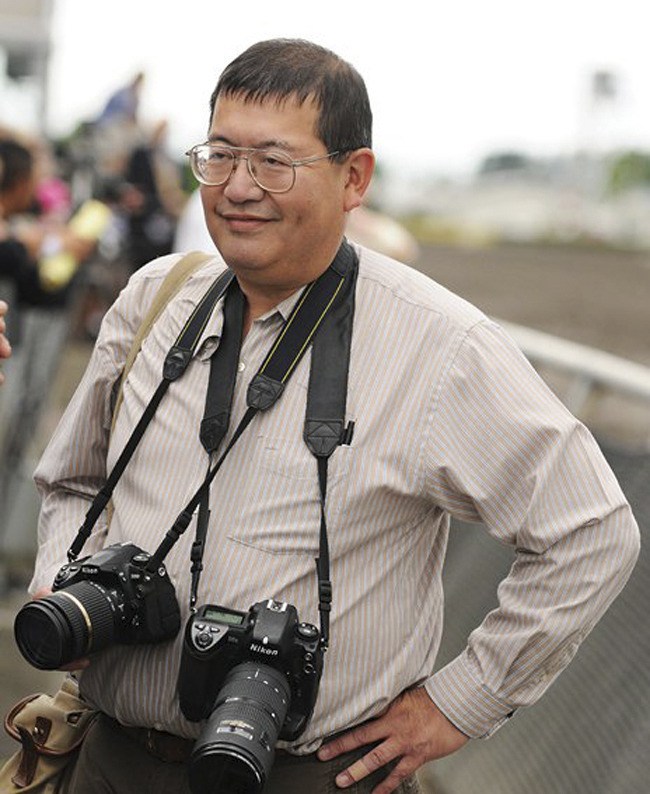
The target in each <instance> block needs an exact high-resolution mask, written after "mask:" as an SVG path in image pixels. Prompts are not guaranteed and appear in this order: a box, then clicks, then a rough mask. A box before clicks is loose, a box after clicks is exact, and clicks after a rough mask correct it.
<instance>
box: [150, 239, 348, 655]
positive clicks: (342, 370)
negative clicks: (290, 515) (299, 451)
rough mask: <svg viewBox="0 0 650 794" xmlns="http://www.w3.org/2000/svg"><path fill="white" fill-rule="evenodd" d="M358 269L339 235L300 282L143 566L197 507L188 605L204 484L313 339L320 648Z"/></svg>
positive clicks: (200, 540)
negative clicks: (331, 484)
mask: <svg viewBox="0 0 650 794" xmlns="http://www.w3.org/2000/svg"><path fill="white" fill-rule="evenodd" d="M357 270H358V260H357V256H356V253H355V252H354V249H353V248H352V247H351V246H350V245H349V244H348V243H347V241H344V242H343V244H342V245H341V247H340V248H339V251H338V253H337V256H336V257H335V259H334V261H333V262H332V264H331V265H330V267H329V268H328V269H327V270H326V271H325V272H324V273H323V274H322V275H321V276H320V277H319V278H318V279H317V280H316V281H314V282H312V283H311V284H310V285H308V286H307V288H306V289H305V291H304V292H303V294H302V295H301V297H300V299H299V300H298V302H297V303H296V306H295V307H294V309H293V311H292V312H291V314H290V316H289V317H288V319H287V321H286V323H285V324H284V326H283V327H282V330H281V331H280V333H279V335H278V337H277V338H276V340H275V341H274V343H273V345H272V347H271V349H270V350H269V352H268V354H267V356H266V358H265V359H264V362H263V363H262V365H261V367H260V369H259V370H258V372H257V374H256V375H255V376H254V377H253V379H252V380H251V383H250V385H249V387H248V391H247V398H246V401H247V406H248V407H247V410H246V412H245V414H244V416H243V418H242V420H241V421H240V423H239V425H238V426H237V428H236V429H235V431H234V433H233V435H232V437H231V439H230V441H229V443H228V445H227V446H226V448H225V450H224V451H223V452H222V453H221V455H220V457H219V459H218V460H217V461H216V463H215V464H214V465H213V466H211V467H210V468H209V469H208V473H207V475H206V478H205V480H204V481H203V483H202V484H201V485H200V486H199V488H198V489H197V491H196V492H195V494H194V495H193V497H192V498H191V499H190V501H189V502H188V504H187V505H186V507H185V508H184V509H183V510H182V511H181V513H180V514H179V516H178V517H177V519H176V521H175V522H174V524H173V525H172V527H171V528H170V529H169V530H168V532H167V533H166V535H165V537H164V538H163V541H162V542H161V544H160V545H159V547H158V548H157V549H156V551H155V552H154V554H153V555H152V557H151V559H150V561H149V563H148V565H147V568H148V569H149V570H151V571H154V570H156V569H157V567H158V566H159V565H160V563H161V562H162V561H163V560H164V559H165V557H166V556H167V554H168V552H169V550H170V549H171V548H172V546H173V545H174V544H175V543H176V541H177V540H178V538H179V537H180V535H182V534H183V532H185V530H186V529H187V527H188V526H189V523H190V521H191V520H192V516H193V514H194V512H195V510H196V509H197V508H198V510H199V511H198V516H197V528H196V537H195V541H194V543H193V546H192V553H191V561H192V583H191V595H190V608H191V609H192V610H193V609H194V608H195V606H196V602H197V593H198V585H199V580H200V575H201V571H202V569H203V553H204V549H205V540H206V535H207V528H208V518H209V510H208V494H209V488H210V485H211V483H212V481H213V480H214V478H215V476H216V474H217V472H218V471H219V470H220V468H221V466H222V465H223V463H224V461H225V459H226V457H227V455H228V453H229V452H230V450H231V449H232V448H233V446H234V445H235V443H236V442H237V440H238V439H239V438H240V436H241V435H242V433H243V432H244V430H245V429H246V428H247V427H248V425H249V424H250V422H251V421H252V419H253V418H254V416H255V415H256V414H257V413H258V412H259V411H266V410H268V409H269V408H271V407H272V406H273V405H274V404H275V403H276V402H277V400H278V399H280V397H281V395H282V394H283V392H284V388H285V385H286V383H287V382H288V380H289V378H290V377H291V375H292V373H293V372H294V371H295V368H296V366H297V365H298V363H299V362H300V360H301V359H302V357H303V355H304V354H305V352H306V351H307V350H308V348H309V346H310V345H312V362H311V371H310V379H309V390H308V394H307V410H306V418H305V428H304V433H303V437H304V440H305V443H306V444H307V447H308V448H309V450H310V451H311V452H312V454H313V455H314V456H315V457H316V459H317V461H318V482H319V492H320V536H319V556H318V558H317V560H316V566H317V574H318V583H319V584H318V592H319V613H320V617H321V641H322V644H323V647H327V643H328V639H329V612H330V609H331V597H332V586H331V582H330V578H329V548H328V541H327V523H326V517H325V499H326V494H327V461H328V458H329V457H330V456H331V454H332V453H333V452H334V450H335V449H336V447H337V446H338V445H339V444H343V443H347V444H349V443H350V441H351V436H352V431H353V425H352V424H351V425H350V426H348V429H347V431H345V430H344V425H345V408H346V397H347V380H348V368H349V360H350V345H351V340H352V320H353V314H354V293H355V285H356V276H357ZM238 293H240V289H239V285H238V284H237V282H236V281H233V283H232V284H231V285H230V287H229V289H228V291H227V294H226V303H225V306H224V332H223V337H222V341H221V343H220V345H219V348H218V350H217V351H216V353H215V354H214V356H213V359H212V362H211V372H210V385H209V388H208V395H207V398H206V411H205V416H204V419H203V421H202V423H201V441H202V443H203V445H204V447H205V448H206V450H207V451H208V452H209V453H211V452H214V451H215V450H216V448H217V447H218V446H219V444H220V443H221V442H222V441H223V439H224V437H225V435H226V433H227V430H228V424H229V420H230V408H231V404H232V395H233V392H234V387H235V380H236V368H237V363H238V360H239V348H240V345H241V328H242V325H243V310H244V300H243V296H241V298H239V297H238Z"/></svg>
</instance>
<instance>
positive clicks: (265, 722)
mask: <svg viewBox="0 0 650 794" xmlns="http://www.w3.org/2000/svg"><path fill="white" fill-rule="evenodd" d="M322 671H323V649H322V646H321V636H320V632H319V631H318V629H317V628H316V626H312V625H311V624H310V623H300V622H299V620H298V613H297V611H296V608H295V607H294V606H292V605H291V604H285V603H282V602H277V601H273V600H268V601H260V602H258V603H257V604H254V605H253V606H252V607H251V609H250V610H249V611H248V612H237V611H235V610H232V609H227V608H226V607H221V606H213V605H208V606H203V607H201V608H200V609H199V610H198V612H197V614H196V615H194V616H192V617H191V618H190V620H189V622H188V624H187V628H186V630H185V640H184V644H183V655H182V659H181V669H180V674H179V679H178V693H179V697H180V706H181V711H182V712H183V714H184V715H185V717H187V719H188V720H192V721H193V722H198V721H199V720H203V719H207V720H208V722H207V724H206V726H205V729H204V731H203V733H202V734H201V736H200V737H199V739H198V740H197V742H196V744H195V745H194V749H193V751H192V756H191V758H190V767H189V774H190V788H191V789H192V791H193V792H204V791H227V792H233V793H235V794H256V793H257V792H260V791H261V790H262V788H263V786H264V783H265V781H266V778H267V776H268V773H269V771H270V769H271V766H272V764H273V757H274V754H275V744H276V742H277V740H278V738H280V739H286V740H289V741H291V740H293V739H296V738H297V737H298V736H300V734H301V733H302V732H303V731H304V729H305V727H306V726H307V722H308V720H309V718H310V717H311V714H312V712H313V710H314V705H315V703H316V697H317V695H318V685H319V683H320V677H321V673H322Z"/></svg>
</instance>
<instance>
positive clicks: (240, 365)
mask: <svg viewBox="0 0 650 794" xmlns="http://www.w3.org/2000/svg"><path fill="white" fill-rule="evenodd" d="M237 369H238V370H239V372H243V371H244V370H245V369H246V363H245V362H244V361H240V362H239V364H238V365H237Z"/></svg>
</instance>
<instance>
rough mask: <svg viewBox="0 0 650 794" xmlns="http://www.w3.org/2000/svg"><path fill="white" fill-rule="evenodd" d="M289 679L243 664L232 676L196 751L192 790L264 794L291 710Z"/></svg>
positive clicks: (192, 760) (191, 770) (261, 666)
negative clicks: (277, 746)
mask: <svg viewBox="0 0 650 794" xmlns="http://www.w3.org/2000/svg"><path fill="white" fill-rule="evenodd" d="M290 696H291V692H290V689H289V682H288V681H287V677H286V676H285V675H283V674H282V673H281V672H279V671H278V670H275V669H273V668H272V667H268V666H267V665H264V664H257V663H255V662H244V663H243V664H239V665H237V666H236V667H233V669H232V670H231V671H230V672H229V673H228V675H227V677H226V680H225V682H224V685H223V687H222V688H221V690H220V692H219V694H218V695H217V699H216V703H215V708H214V711H213V712H212V714H211V715H210V717H209V718H208V721H207V724H206V727H205V729H204V731H203V733H202V734H201V736H200V737H199V738H198V740H197V742H196V744H195V745H194V750H193V751H192V757H191V758H190V767H189V780H190V789H191V790H192V792H193V793H194V794H199V793H202V792H205V791H228V792H232V794H259V792H261V790H262V788H263V787H264V783H265V782H266V779H267V777H268V775H269V772H270V770H271V766H272V765H273V758H274V756H275V744H276V742H277V740H278V735H279V733H280V729H281V727H282V724H283V723H284V719H285V717H286V715H287V710H288V708H289V702H290Z"/></svg>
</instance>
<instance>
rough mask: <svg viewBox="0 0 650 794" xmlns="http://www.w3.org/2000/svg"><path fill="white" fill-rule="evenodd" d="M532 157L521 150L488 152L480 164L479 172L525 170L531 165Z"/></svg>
mask: <svg viewBox="0 0 650 794" xmlns="http://www.w3.org/2000/svg"><path fill="white" fill-rule="evenodd" d="M531 163H532V161H531V159H530V157H528V155H525V154H522V153H521V152H507V151H506V152H494V153H492V154H488V155H487V156H486V157H485V159H484V160H483V161H482V163H481V164H480V166H479V169H478V172H479V174H498V173H503V172H504V171H524V170H526V169H528V168H530V166H531Z"/></svg>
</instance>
